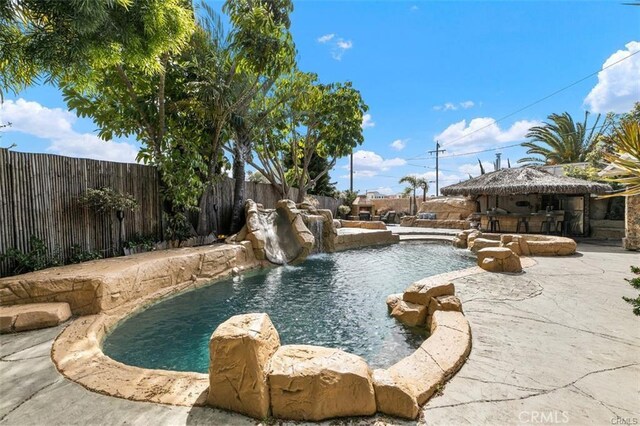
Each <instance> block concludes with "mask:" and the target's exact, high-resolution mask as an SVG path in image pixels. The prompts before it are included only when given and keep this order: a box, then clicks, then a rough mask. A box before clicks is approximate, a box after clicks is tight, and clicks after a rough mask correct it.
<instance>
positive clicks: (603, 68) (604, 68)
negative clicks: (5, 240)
mask: <svg viewBox="0 0 640 426" xmlns="http://www.w3.org/2000/svg"><path fill="white" fill-rule="evenodd" d="M638 53H640V50H638V51H636V52H633V53H631V54H630V55H628V56H625V57H624V58H622V59H619V60H617V61H615V62H613V63H611V64H609V65H607V66H606V67H602V69H600V70H598V71H595V72H592V73H591V74H589V75H587V76H584V77H582V78H581V79H579V80H576V81H574V82H573V83H571V84H569V85H567V86H564V87H563V88H561V89H558V90H556V91H555V92H553V93H550V94H548V95H547V96H544V97H542V98H540V99H538V100H536V101H534V102H531V103H530V104H528V105H525V106H523V107H522V108H520V109H517V110H515V111H513V112H511V113H509V114H507V115H505V116H503V117H500V118H499V119H497V120H495V121H493V122H491V123H489V124H487V125H486V126H483V127H480V128H478V129H476V130H474V131H473V132H469V133H467V134H466V135H462V136H460V137H459V138H457V139H454V140H452V141H450V142H449V143H450V144H452V143H455V142H457V141H459V140H461V139H464V138H466V137H467V136H470V135H472V134H474V133H477V132H479V131H480V130H484V129H486V128H488V127H491V126H493V125H494V124H495V123H499V122H501V121H503V120H506V119H507V118H509V117H512V116H514V115H516V114H517V113H519V112H522V111H524V110H525V109H529V108H531V107H532V106H534V105H537V104H539V103H540V102H543V101H546V100H547V99H549V98H550V97H552V96H555V95H557V94H558V93H561V92H564V91H565V90H567V89H569V88H571V87H573V86H575V85H576V84H579V83H582V82H583V81H585V80H587V79H588V78H591V77H593V76H594V75H596V74H598V73H599V72H600V71H604V70H606V69H607V68H611V67H612V66H614V65H616V64H619V63H620V62H622V61H626V60H627V59H629V58H630V57H632V56H633V55H636V54H638Z"/></svg>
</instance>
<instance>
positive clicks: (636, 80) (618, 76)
mask: <svg viewBox="0 0 640 426" xmlns="http://www.w3.org/2000/svg"><path fill="white" fill-rule="evenodd" d="M625 47H626V50H618V51H617V52H616V53H614V54H613V55H611V56H609V58H608V59H607V60H606V61H605V62H604V64H603V65H602V67H603V68H605V67H607V66H610V65H612V64H613V63H615V62H617V61H620V60H622V59H624V58H626V57H628V56H629V55H631V54H633V53H634V52H638V51H640V42H638V41H632V42H629V43H627V44H626V46H625ZM635 102H640V53H639V54H636V55H634V56H632V57H630V58H629V59H626V60H623V61H622V62H618V63H617V64H615V65H612V66H611V68H607V69H603V70H602V71H600V72H599V73H598V83H597V84H596V85H595V86H594V88H593V89H591V92H589V94H588V95H587V97H586V98H585V100H584V104H585V105H587V106H588V107H589V109H590V110H591V111H592V112H596V113H607V112H615V113H623V112H627V111H629V110H631V108H633V104H634V103H635Z"/></svg>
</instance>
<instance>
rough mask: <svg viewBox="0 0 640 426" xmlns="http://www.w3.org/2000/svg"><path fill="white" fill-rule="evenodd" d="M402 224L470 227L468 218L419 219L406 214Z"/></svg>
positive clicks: (448, 227)
mask: <svg viewBox="0 0 640 426" xmlns="http://www.w3.org/2000/svg"><path fill="white" fill-rule="evenodd" d="M400 226H410V227H416V228H435V229H469V226H470V225H469V222H467V221H466V220H448V219H447V220H440V219H418V218H417V217H416V216H405V217H403V218H402V219H401V220H400Z"/></svg>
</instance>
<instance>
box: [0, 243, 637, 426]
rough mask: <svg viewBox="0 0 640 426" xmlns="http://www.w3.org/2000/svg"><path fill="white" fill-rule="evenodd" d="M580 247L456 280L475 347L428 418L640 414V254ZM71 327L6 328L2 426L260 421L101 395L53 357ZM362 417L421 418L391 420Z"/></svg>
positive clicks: (606, 419)
mask: <svg viewBox="0 0 640 426" xmlns="http://www.w3.org/2000/svg"><path fill="white" fill-rule="evenodd" d="M578 251H579V252H580V254H578V255H575V256H571V257H569V258H561V257H560V258H536V260H537V262H538V264H537V265H535V266H533V267H531V268H528V269H526V272H525V273H524V274H521V275H515V276H514V275H507V274H489V273H481V274H477V275H472V276H468V277H465V278H462V279H459V280H457V281H455V284H456V290H457V291H456V292H457V294H458V295H459V296H460V298H461V299H462V301H463V306H464V310H465V314H466V316H467V318H468V319H469V321H470V323H471V327H472V333H473V349H472V351H471V355H470V357H469V359H468V360H467V362H466V364H465V365H464V366H463V367H462V369H461V370H460V371H459V372H458V374H457V375H456V376H454V377H453V378H452V379H451V380H450V381H449V382H448V383H447V385H446V386H445V388H444V389H442V391H441V394H440V395H439V396H436V397H434V398H432V399H431V400H430V401H429V402H428V403H427V404H426V405H425V407H424V408H423V413H422V416H421V418H420V420H419V421H420V422H421V423H427V424H492V425H495V424H518V423H526V424H536V423H537V424H540V423H561V424H587V423H589V424H593V423H596V424H625V423H622V422H623V421H625V422H626V424H638V423H639V422H640V318H638V317H635V316H634V315H633V314H632V313H631V306H630V305H628V304H626V303H625V302H624V301H622V299H621V296H623V295H625V296H634V290H633V289H632V288H631V286H629V285H628V284H627V283H626V282H625V281H624V278H625V277H629V276H630V273H629V266H630V265H631V264H636V265H637V264H640V256H639V255H638V253H633V252H625V251H623V250H622V249H619V248H615V247H604V246H597V245H587V244H580V245H579V246H578ZM406 284H408V283H406ZM380 303H385V301H384V300H381V301H380ZM63 327H64V326H60V327H56V328H52V329H47V330H40V331H33V332H26V333H22V334H16V335H2V336H0V361H1V362H0V424H10V425H30V424H34V425H36V424H38V425H39V424H48V425H52V424H145V425H146V424H158V425H160V424H171V425H179V424H216V425H221V424H233V425H235V424H256V423H258V422H257V421H254V420H252V419H248V418H246V417H242V416H239V415H236V414H232V413H227V412H224V411H220V410H214V409H209V408H185V407H172V406H164V405H156V404H150V403H142V402H132V401H127V400H122V399H118V398H113V397H107V396H103V395H99V394H96V393H92V392H89V391H87V390H86V389H84V388H83V387H81V386H80V385H77V384H75V383H72V382H70V381H68V380H66V379H64V378H63V377H62V376H61V375H60V374H59V373H58V372H57V371H56V369H55V367H54V366H53V364H52V362H51V359H50V350H51V344H52V341H53V339H54V338H55V336H56V335H57V334H58V333H59V332H60V331H61V330H62V328H63ZM634 419H636V420H635V422H634ZM350 420H353V421H354V422H355V423H356V424H385V423H388V424H412V423H414V422H403V421H399V420H397V419H392V418H387V417H382V416H378V417H374V418H366V419H350ZM329 423H331V424H336V422H335V421H334V422H327V424H329ZM296 424H297V423H296Z"/></svg>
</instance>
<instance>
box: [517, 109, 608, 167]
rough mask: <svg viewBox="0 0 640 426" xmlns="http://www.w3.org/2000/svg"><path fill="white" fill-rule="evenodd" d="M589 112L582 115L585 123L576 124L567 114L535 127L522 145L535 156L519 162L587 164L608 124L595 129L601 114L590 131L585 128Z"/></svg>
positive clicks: (553, 116)
mask: <svg viewBox="0 0 640 426" xmlns="http://www.w3.org/2000/svg"><path fill="white" fill-rule="evenodd" d="M588 118H589V112H588V111H587V112H585V114H584V121H583V122H582V123H576V122H574V121H573V118H572V117H571V115H570V114H569V113H568V112H564V113H562V114H560V115H559V114H551V115H550V116H549V117H548V119H549V121H548V122H545V123H544V124H543V125H542V126H534V127H532V128H530V129H529V131H528V132H527V134H526V135H525V136H526V137H527V138H529V140H528V141H527V142H523V143H522V146H523V147H525V148H528V150H527V154H535V155H538V156H537V157H525V158H521V159H520V160H518V163H533V164H567V163H578V162H582V161H586V157H587V154H588V153H589V151H591V149H592V148H593V146H594V145H595V143H596V142H597V140H598V137H599V136H600V135H601V134H602V133H603V132H604V128H605V127H607V124H608V122H609V120H608V119H605V123H604V124H603V125H602V126H600V128H598V122H599V121H600V114H598V116H597V117H596V120H595V123H593V126H591V127H590V128H589V127H588V125H587V122H588Z"/></svg>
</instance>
